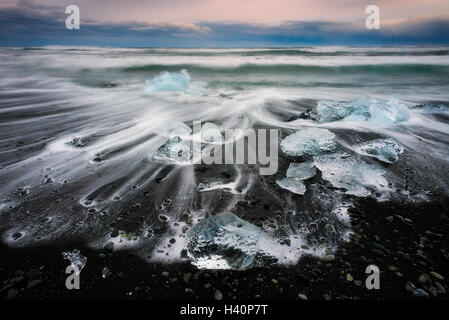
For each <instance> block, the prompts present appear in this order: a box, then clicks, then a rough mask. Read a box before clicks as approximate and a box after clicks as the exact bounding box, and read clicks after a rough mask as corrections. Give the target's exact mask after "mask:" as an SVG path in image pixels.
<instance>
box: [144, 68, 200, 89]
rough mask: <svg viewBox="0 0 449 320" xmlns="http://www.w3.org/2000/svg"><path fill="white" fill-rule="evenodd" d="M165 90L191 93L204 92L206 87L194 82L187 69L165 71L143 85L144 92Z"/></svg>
mask: <svg viewBox="0 0 449 320" xmlns="http://www.w3.org/2000/svg"><path fill="white" fill-rule="evenodd" d="M163 91H183V92H185V93H189V94H198V95H202V94H204V89H203V88H202V87H201V86H200V85H198V84H196V83H192V79H191V78H190V75H189V73H188V72H187V70H185V69H182V70H181V71H179V72H167V71H164V72H161V73H160V74H159V75H158V76H156V77H154V78H153V79H151V80H147V81H145V84H144V87H143V93H144V94H152V93H155V92H163Z"/></svg>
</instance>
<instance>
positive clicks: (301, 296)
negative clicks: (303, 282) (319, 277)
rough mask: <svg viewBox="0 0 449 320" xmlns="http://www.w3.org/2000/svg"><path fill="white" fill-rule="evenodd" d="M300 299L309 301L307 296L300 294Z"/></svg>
mask: <svg viewBox="0 0 449 320" xmlns="http://www.w3.org/2000/svg"><path fill="white" fill-rule="evenodd" d="M298 298H299V299H301V300H307V296H306V295H305V294H302V293H299V294H298Z"/></svg>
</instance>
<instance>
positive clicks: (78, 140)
mask: <svg viewBox="0 0 449 320" xmlns="http://www.w3.org/2000/svg"><path fill="white" fill-rule="evenodd" d="M65 144H66V145H67V146H71V147H75V148H82V147H84V143H83V141H82V140H81V138H79V137H73V138H72V139H71V140H70V141H67V142H66V143H65Z"/></svg>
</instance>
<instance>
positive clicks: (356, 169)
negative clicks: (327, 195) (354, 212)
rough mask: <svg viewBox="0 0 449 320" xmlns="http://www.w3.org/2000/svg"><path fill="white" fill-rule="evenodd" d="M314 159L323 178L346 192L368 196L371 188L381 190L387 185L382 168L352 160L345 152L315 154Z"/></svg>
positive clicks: (371, 191)
mask: <svg viewBox="0 0 449 320" xmlns="http://www.w3.org/2000/svg"><path fill="white" fill-rule="evenodd" d="M314 161H315V166H316V167H317V168H318V169H319V170H320V171H321V172H322V176H323V179H325V180H328V181H329V182H330V183H331V184H332V185H333V186H334V187H336V188H344V189H346V193H347V194H352V195H355V196H369V195H371V194H372V193H373V190H378V191H381V190H383V189H386V188H387V186H388V181H387V179H386V178H385V177H384V174H385V171H384V170H383V169H381V168H378V167H376V166H374V165H369V164H367V163H365V162H363V161H357V160H354V159H353V158H352V157H350V156H349V155H347V154H342V153H335V154H330V155H329V154H328V155H320V156H315V157H314Z"/></svg>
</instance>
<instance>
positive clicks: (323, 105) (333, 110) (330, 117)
mask: <svg viewBox="0 0 449 320" xmlns="http://www.w3.org/2000/svg"><path fill="white" fill-rule="evenodd" d="M354 110H355V106H353V105H350V104H346V103H344V102H337V101H326V100H322V101H318V106H317V116H318V122H332V121H338V120H342V119H344V118H346V117H347V116H349V115H350V114H351V113H352V112H353V111H354Z"/></svg>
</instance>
